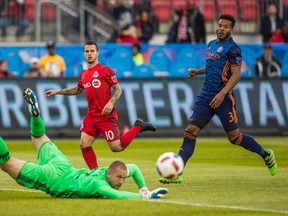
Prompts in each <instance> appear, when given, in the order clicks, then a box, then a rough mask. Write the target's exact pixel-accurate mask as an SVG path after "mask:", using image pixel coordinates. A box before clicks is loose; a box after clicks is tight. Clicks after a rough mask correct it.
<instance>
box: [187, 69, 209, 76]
mask: <svg viewBox="0 0 288 216" xmlns="http://www.w3.org/2000/svg"><path fill="white" fill-rule="evenodd" d="M188 73H189V77H191V78H193V77H195V76H197V75H199V74H205V68H201V69H199V70H197V69H194V68H189V69H188Z"/></svg>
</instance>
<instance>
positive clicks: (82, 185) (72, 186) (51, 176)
mask: <svg viewBox="0 0 288 216" xmlns="http://www.w3.org/2000/svg"><path fill="white" fill-rule="evenodd" d="M23 95H24V99H25V100H26V102H27V105H28V108H29V112H30V113H31V120H30V133H31V139H32V143H33V144H34V146H35V148H36V150H37V152H38V164H35V163H32V162H29V161H23V160H19V159H16V158H14V157H11V155H10V153H9V150H8V148H7V145H6V143H5V142H4V140H3V139H2V138H1V137H0V168H1V169H2V170H3V171H5V172H7V173H8V174H9V175H10V176H11V177H12V178H13V179H15V180H16V182H17V183H18V184H20V185H22V186H24V187H27V188H34V189H38V190H42V191H44V192H46V193H47V194H50V195H51V196H52V197H59V198H110V199H153V198H160V197H164V194H166V193H167V192H168V190H167V189H166V188H157V189H155V190H154V191H149V190H148V188H147V186H146V183H145V180H144V177H143V175H142V173H141V171H140V169H139V167H138V166H137V165H135V164H127V165H125V164H124V163H123V162H121V161H114V162H112V164H111V165H110V166H109V167H106V168H97V169H93V170H89V169H84V168H83V169H76V168H74V167H73V166H72V164H71V163H70V162H69V160H68V159H67V157H66V156H65V155H64V154H63V153H62V152H60V151H59V150H58V148H57V146H56V145H55V144H54V143H53V142H52V141H51V140H50V139H49V138H48V137H47V136H46V134H45V130H46V127H45V124H44V122H43V121H42V118H41V116H40V109H39V106H38V102H37V98H36V94H35V93H34V92H33V91H32V90H31V89H29V88H27V89H24V91H23ZM127 177H132V178H133V179H134V181H135V183H136V185H137V186H138V188H139V193H133V192H128V191H119V188H120V187H121V186H122V184H123V183H124V182H125V179H126V178H127Z"/></svg>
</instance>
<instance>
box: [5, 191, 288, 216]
mask: <svg viewBox="0 0 288 216" xmlns="http://www.w3.org/2000/svg"><path fill="white" fill-rule="evenodd" d="M0 191H18V192H27V193H44V192H42V191H37V190H25V189H13V188H12V189H0ZM147 201H149V202H159V203H170V204H174V205H184V206H196V207H207V208H222V209H234V210H240V211H254V212H269V213H277V214H288V211H286V210H277V209H265V208H251V207H242V206H230V205H216V204H215V205H214V204H201V203H189V202H179V201H173V200H160V199H159V200H155V199H154V200H147Z"/></svg>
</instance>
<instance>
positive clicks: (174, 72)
mask: <svg viewBox="0 0 288 216" xmlns="http://www.w3.org/2000/svg"><path fill="white" fill-rule="evenodd" d="M188 68H189V67H188V66H187V65H186V64H184V63H181V62H180V63H177V64H176V65H174V66H173V67H172V68H171V70H170V73H169V74H170V76H171V77H188V76H189V74H188Z"/></svg>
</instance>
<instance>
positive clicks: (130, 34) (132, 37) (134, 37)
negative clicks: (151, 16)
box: [116, 26, 139, 44]
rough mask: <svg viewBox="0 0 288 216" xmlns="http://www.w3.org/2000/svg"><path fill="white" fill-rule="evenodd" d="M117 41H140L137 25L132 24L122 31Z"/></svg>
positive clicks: (131, 42) (133, 42) (132, 42)
mask: <svg viewBox="0 0 288 216" xmlns="http://www.w3.org/2000/svg"><path fill="white" fill-rule="evenodd" d="M116 42H117V43H129V44H135V43H139V40H138V34H137V29H136V27H135V26H130V27H129V28H128V29H126V30H123V31H121V32H120V34H119V35H118V37H117V39H116Z"/></svg>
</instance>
